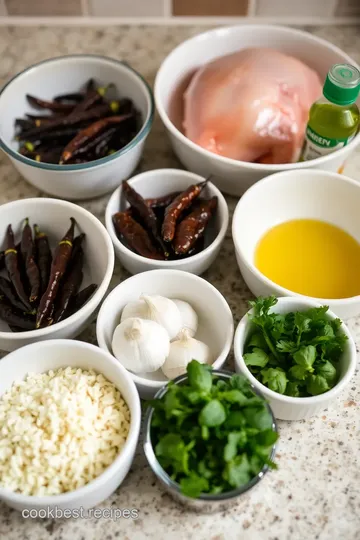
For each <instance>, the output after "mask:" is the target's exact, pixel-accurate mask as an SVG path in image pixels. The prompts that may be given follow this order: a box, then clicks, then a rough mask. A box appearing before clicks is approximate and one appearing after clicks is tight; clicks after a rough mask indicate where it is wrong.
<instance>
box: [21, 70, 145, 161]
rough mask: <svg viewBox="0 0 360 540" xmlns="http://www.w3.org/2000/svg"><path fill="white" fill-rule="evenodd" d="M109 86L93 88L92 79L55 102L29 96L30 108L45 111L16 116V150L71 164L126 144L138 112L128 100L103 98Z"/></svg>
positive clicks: (39, 158) (133, 133)
mask: <svg viewBox="0 0 360 540" xmlns="http://www.w3.org/2000/svg"><path fill="white" fill-rule="evenodd" d="M110 86H113V85H109V86H108V87H106V88H102V87H99V88H97V87H96V85H95V82H94V80H93V79H90V80H89V81H88V82H87V84H86V88H85V90H84V92H75V93H68V94H60V95H58V96H55V98H54V99H53V100H43V99H40V98H38V97H35V96H31V95H27V99H28V101H29V103H30V104H31V105H32V106H33V107H35V108H37V109H43V110H45V109H47V110H48V111H49V114H48V115H45V114H44V115H38V114H37V115H35V114H27V115H26V116H27V118H26V119H22V118H18V119H16V120H15V128H16V137H15V138H16V140H18V141H19V142H20V144H19V152H20V154H22V155H23V156H26V157H27V158H29V159H33V160H35V161H38V162H42V163H53V164H60V165H61V164H64V165H65V164H69V165H70V164H78V163H87V162H89V161H94V160H97V159H100V158H102V157H104V156H108V155H110V154H111V153H114V152H117V151H118V150H120V149H122V148H123V147H124V146H126V145H127V144H128V143H129V142H130V141H131V140H132V139H133V138H134V137H135V136H136V134H137V133H138V131H139V126H140V124H141V116H140V113H139V112H138V111H137V109H136V108H135V106H134V103H133V102H132V100H131V99H129V98H121V99H119V100H115V101H109V100H106V99H105V97H104V96H105V94H106V91H107V89H108V88H109V87H110ZM120 118H121V121H120ZM120 124H121V126H120ZM110 128H112V129H110Z"/></svg>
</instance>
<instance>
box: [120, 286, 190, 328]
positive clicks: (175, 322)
mask: <svg viewBox="0 0 360 540" xmlns="http://www.w3.org/2000/svg"><path fill="white" fill-rule="evenodd" d="M129 317H138V318H140V319H148V320H151V321H154V322H157V323H158V324H160V325H161V326H163V327H164V328H165V330H166V331H167V332H168V334H169V338H170V339H174V338H175V336H176V335H177V334H178V333H179V331H180V330H181V326H182V317H181V313H180V311H179V308H178V307H177V306H176V304H175V303H174V302H173V301H172V300H170V299H169V298H166V297H165V296H159V295H152V296H150V295H145V294H143V295H141V297H140V298H139V300H137V301H136V302H129V303H128V304H127V305H126V306H125V307H124V309H123V312H122V314H121V321H124V320H126V319H127V318H129Z"/></svg>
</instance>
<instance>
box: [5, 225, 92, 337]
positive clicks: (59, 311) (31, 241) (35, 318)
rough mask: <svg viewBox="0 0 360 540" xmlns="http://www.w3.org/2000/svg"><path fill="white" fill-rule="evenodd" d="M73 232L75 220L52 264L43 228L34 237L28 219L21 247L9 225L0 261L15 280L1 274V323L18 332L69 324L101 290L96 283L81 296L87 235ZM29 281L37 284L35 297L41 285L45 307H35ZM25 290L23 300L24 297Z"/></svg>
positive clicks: (42, 300)
mask: <svg viewBox="0 0 360 540" xmlns="http://www.w3.org/2000/svg"><path fill="white" fill-rule="evenodd" d="M74 228H75V221H74V220H73V218H71V226H70V228H69V230H68V231H67V233H66V235H65V236H64V238H63V239H62V240H61V241H60V242H59V244H58V247H57V249H56V252H55V258H54V262H53V264H52V256H51V250H50V246H49V241H48V238H47V235H46V234H45V233H43V232H42V231H40V228H39V227H38V225H34V238H33V235H32V230H31V228H30V225H29V220H28V219H25V220H24V227H23V229H22V233H21V242H20V243H19V244H17V245H15V240H14V235H13V232H12V228H11V225H9V226H8V228H7V232H6V238H5V244H6V245H5V247H6V250H5V252H0V261H1V253H3V259H4V264H5V265H6V269H7V270H8V273H9V276H10V277H11V279H12V281H8V280H7V279H5V277H3V276H1V275H0V319H3V320H4V321H5V322H7V324H8V325H9V327H10V330H12V331H13V332H22V331H24V330H34V329H37V328H42V327H44V326H46V325H50V324H53V323H54V322H59V321H61V320H64V319H65V318H66V317H69V316H70V315H72V314H73V313H75V312H76V311H78V310H79V309H80V308H81V307H82V306H83V305H84V304H85V302H87V300H88V299H89V298H90V296H91V295H92V294H93V293H94V291H95V290H96V288H97V285H95V284H91V285H89V286H88V287H86V288H85V289H83V290H82V291H80V293H78V290H79V288H80V285H81V282H82V279H83V265H84V258H85V254H84V250H83V242H84V238H85V234H84V233H80V234H79V235H78V236H76V237H75V238H74ZM35 255H36V256H35ZM32 259H34V260H32ZM32 264H35V266H36V268H37V272H38V274H37V282H36V283H34V282H33V280H32V273H31V271H32V266H31V265H32ZM1 269H2V268H1V266H0V271H1ZM29 270H30V272H29ZM28 282H30V284H32V287H31V293H32V294H33V295H34V286H36V287H38V294H40V293H41V294H42V297H41V302H40V305H39V306H38V308H36V307H35V309H33V308H32V307H31V304H30V303H29V302H28V299H27V298H28V297H27V286H28ZM15 287H17V288H15ZM21 289H23V293H24V294H23V298H21V295H20V296H19V292H20V291H21ZM31 293H30V294H31Z"/></svg>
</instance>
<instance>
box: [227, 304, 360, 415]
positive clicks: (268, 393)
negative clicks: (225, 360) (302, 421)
mask: <svg viewBox="0 0 360 540" xmlns="http://www.w3.org/2000/svg"><path fill="white" fill-rule="evenodd" d="M277 300H278V303H277V304H276V305H279V304H284V305H285V306H286V305H287V304H293V303H294V302H296V303H298V304H301V305H303V306H304V308H312V307H321V305H324V304H321V303H319V302H316V301H313V300H306V299H304V298H294V297H293V296H281V297H280V298H278V299H277ZM274 309H275V311H276V306H274ZM290 310H291V308H290ZM250 312H251V309H250V310H249V311H247V312H246V313H245V315H244V316H243V317H242V319H241V321H240V322H239V324H238V326H237V328H236V331H235V337H234V358H235V365H236V364H237V365H238V366H241V372H242V373H244V374H245V376H246V377H247V378H248V379H249V381H250V382H251V383H252V384H253V385H254V386H255V387H256V388H257V389H258V390H260V391H261V392H262V393H263V394H264V396H265V397H267V398H271V399H276V400H278V401H281V402H282V403H287V404H288V405H301V404H306V405H315V404H317V403H323V402H324V401H330V400H331V398H335V397H337V396H338V394H339V393H340V392H341V391H342V390H343V389H344V388H345V386H346V385H347V384H348V382H349V381H350V379H351V377H352V376H353V375H354V372H355V368H356V345H355V342H354V339H353V337H352V335H351V333H350V330H349V329H348V327H347V326H346V324H345V323H344V322H343V321H341V327H340V329H341V331H342V332H343V333H344V334H345V335H346V336H347V338H348V340H347V343H348V345H349V349H350V350H349V355H350V363H349V367H348V370H347V371H346V373H345V375H344V376H343V378H342V379H341V380H340V381H338V382H337V383H336V385H335V386H334V387H333V388H331V390H328V391H327V392H324V393H323V394H319V395H317V396H310V397H292V396H286V395H284V394H279V393H278V392H274V390H270V388H268V387H267V386H265V385H263V384H262V383H261V382H260V381H258V380H257V378H256V377H254V375H253V374H252V373H251V371H250V370H249V368H248V367H247V365H246V364H245V361H244V358H243V355H242V353H241V352H240V346H241V345H240V344H243V342H244V332H245V330H246V329H247V328H248V327H249V325H250V324H251V322H250V320H249V319H248V315H249V313H250ZM327 315H328V316H329V317H330V318H331V319H338V318H339V317H337V315H335V313H334V312H333V311H331V310H330V309H329V310H328V311H327Z"/></svg>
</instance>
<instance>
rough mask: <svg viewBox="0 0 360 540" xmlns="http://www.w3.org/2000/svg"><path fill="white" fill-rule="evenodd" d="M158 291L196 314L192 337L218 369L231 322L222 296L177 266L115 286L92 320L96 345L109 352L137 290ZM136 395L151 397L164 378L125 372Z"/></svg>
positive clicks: (159, 374) (231, 331) (230, 336)
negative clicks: (208, 351)
mask: <svg viewBox="0 0 360 540" xmlns="http://www.w3.org/2000/svg"><path fill="white" fill-rule="evenodd" d="M143 293H145V294H150V295H152V294H159V295H161V296H166V297H168V298H176V299H180V300H185V302H189V304H191V305H192V306H193V308H194V309H195V311H196V313H197V314H198V317H199V328H198V331H197V332H196V336H195V337H196V338H197V339H199V340H201V341H203V342H204V343H206V344H207V345H208V346H209V347H210V349H211V352H212V355H213V359H214V360H213V363H212V365H213V367H214V369H221V367H222V366H223V365H224V363H225V360H226V358H227V356H228V354H229V352H230V348H231V344H232V339H233V334H234V322H233V317H232V313H231V310H230V308H229V305H228V303H227V302H226V300H225V298H224V297H223V296H222V295H221V293H220V292H219V291H218V290H217V289H216V288H215V287H214V286H213V285H211V284H210V283H209V282H208V281H205V279H202V278H201V277H198V276H195V275H193V274H190V273H188V272H182V271H180V270H150V271H149V272H143V273H141V274H137V275H136V276H132V277H131V278H129V279H127V280H125V281H123V282H122V283H120V285H118V286H117V287H115V289H114V290H113V291H111V293H110V294H109V296H108V297H107V298H106V300H105V302H104V303H103V305H102V306H101V309H100V311H99V315H98V318H97V323H96V337H97V340H98V344H99V346H100V347H101V348H102V349H104V351H107V352H110V353H111V354H112V348H111V343H112V337H113V334H114V330H115V328H116V327H117V325H118V324H119V323H120V317H121V312H122V310H123V309H124V307H125V306H126V304H127V303H128V302H132V301H135V300H138V299H139V297H140V296H141V294H143ZM129 373H130V375H131V378H132V380H133V381H134V382H135V384H136V387H137V389H138V391H139V394H140V397H142V398H143V399H150V398H153V397H154V395H155V394H156V392H157V391H158V390H159V388H161V387H162V386H164V384H165V383H166V382H167V381H168V379H167V378H166V377H165V375H163V373H162V372H161V370H158V371H156V372H154V373H148V374H135V373H131V372H129Z"/></svg>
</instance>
